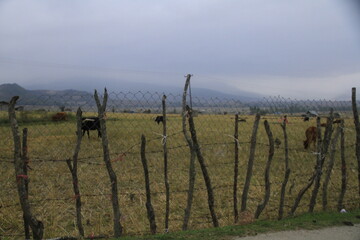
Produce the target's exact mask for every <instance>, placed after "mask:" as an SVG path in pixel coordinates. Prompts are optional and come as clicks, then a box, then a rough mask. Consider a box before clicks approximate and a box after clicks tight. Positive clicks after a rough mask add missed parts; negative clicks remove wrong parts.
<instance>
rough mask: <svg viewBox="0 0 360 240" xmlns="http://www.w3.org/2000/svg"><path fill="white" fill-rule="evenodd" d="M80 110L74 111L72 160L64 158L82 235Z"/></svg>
mask: <svg viewBox="0 0 360 240" xmlns="http://www.w3.org/2000/svg"><path fill="white" fill-rule="evenodd" d="M81 117H82V111H81V109H80V108H78V110H77V113H76V136H77V141H76V145H75V150H74V154H73V158H72V162H71V160H70V159H68V160H66V163H67V165H68V167H69V170H70V173H71V177H72V181H73V190H74V194H75V195H74V199H75V208H76V225H77V227H78V230H79V234H80V236H82V237H84V227H83V225H82V221H81V195H80V189H79V180H78V174H77V165H78V156H79V152H80V146H81V140H82V133H81V125H82V118H81Z"/></svg>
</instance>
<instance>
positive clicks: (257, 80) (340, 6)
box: [0, 0, 360, 99]
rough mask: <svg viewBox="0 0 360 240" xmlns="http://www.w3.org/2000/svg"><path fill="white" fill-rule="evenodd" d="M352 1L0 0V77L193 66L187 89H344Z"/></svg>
mask: <svg viewBox="0 0 360 240" xmlns="http://www.w3.org/2000/svg"><path fill="white" fill-rule="evenodd" d="M356 1H357V0H353V1H351V0H293V1H285V0H171V1H169V0H26V1H23V0H1V1H0V83H8V82H10V83H12V82H16V83H19V84H20V85H22V86H24V87H29V88H31V87H37V88H38V87H39V86H43V87H42V88H43V89H51V88H57V89H59V88H71V87H72V85H73V86H75V85H76V86H78V85H79V82H80V81H84V84H86V80H84V79H93V81H94V79H96V80H97V83H98V84H101V85H103V86H106V85H108V84H111V82H121V81H135V82H145V83H156V84H162V85H171V86H183V84H184V81H185V79H184V75H185V74H187V73H192V74H194V76H193V79H192V85H193V86H194V87H203V88H211V89H216V90H219V91H223V92H231V91H233V92H234V91H235V90H236V89H241V90H246V91H252V92H257V93H261V94H264V95H272V96H273V95H281V96H284V97H293V98H328V99H332V98H334V97H337V96H338V95H342V94H344V93H348V94H349V96H350V92H351V87H358V86H360V84H359V82H360V16H359V15H360V9H359V5H358V4H351V2H356ZM99 79H102V82H101V81H99ZM117 90H118V91H121V89H117ZM159 91H162V89H159ZM359 91H360V90H359Z"/></svg>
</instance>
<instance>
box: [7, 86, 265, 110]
mask: <svg viewBox="0 0 360 240" xmlns="http://www.w3.org/2000/svg"><path fill="white" fill-rule="evenodd" d="M91 82H92V83H98V84H101V81H91ZM89 85H90V86H87V88H86V90H85V91H79V90H74V89H68V90H27V89H25V88H23V87H21V86H19V85H18V84H16V83H6V84H2V85H0V101H10V99H11V97H13V96H20V101H21V102H22V104H36V102H35V100H37V101H39V100H41V101H45V100H46V99H47V100H48V102H47V104H50V105H51V104H52V105H54V104H55V105H59V104H60V103H61V102H62V101H63V100H64V99H71V98H73V99H78V98H80V97H81V98H82V100H84V101H92V102H93V89H95V88H98V89H101V91H100V93H101V92H102V89H103V87H99V86H97V85H93V84H89ZM124 85H125V86H127V88H124ZM137 87H138V88H137ZM74 88H80V86H76V85H74ZM117 89H121V91H122V92H127V91H130V92H134V93H135V92H138V91H141V92H144V93H145V92H147V91H149V92H156V86H154V85H152V86H151V87H150V86H147V85H146V86H144V84H142V85H139V84H137V83H131V84H124V83H122V87H121V88H118V87H117V86H110V87H108V90H109V92H111V91H113V92H115V93H118V92H120V90H119V91H117ZM160 89H161V88H160ZM162 91H164V93H165V94H174V95H177V94H179V95H182V91H183V89H182V88H177V87H166V88H163V89H162ZM161 93H162V92H161ZM191 93H192V96H193V97H194V98H205V99H208V98H218V99H225V98H226V99H234V100H238V101H243V102H251V101H256V100H259V99H261V98H262V95H260V94H256V93H251V92H246V91H237V93H236V94H228V93H223V92H220V91H215V90H211V89H206V88H193V89H192V90H191ZM19 103H20V102H19ZM36 105H37V104H36Z"/></svg>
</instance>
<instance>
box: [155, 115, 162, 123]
mask: <svg viewBox="0 0 360 240" xmlns="http://www.w3.org/2000/svg"><path fill="white" fill-rule="evenodd" d="M155 122H157V124H159V123H160V122H162V123H164V116H156V118H155Z"/></svg>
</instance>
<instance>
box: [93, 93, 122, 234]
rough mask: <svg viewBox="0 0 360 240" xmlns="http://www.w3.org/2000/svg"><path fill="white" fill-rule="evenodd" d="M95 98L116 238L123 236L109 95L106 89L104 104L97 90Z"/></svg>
mask: <svg viewBox="0 0 360 240" xmlns="http://www.w3.org/2000/svg"><path fill="white" fill-rule="evenodd" d="M94 98H95V101H96V105H97V108H98V116H99V121H100V131H101V140H102V147H103V155H104V162H105V165H106V169H107V171H108V174H109V178H110V182H111V193H112V194H111V202H112V206H113V212H114V236H115V237H120V236H121V234H122V226H121V223H120V216H121V213H120V207H119V198H118V188H117V177H116V174H115V172H114V170H113V168H112V165H111V161H110V153H109V141H108V137H107V132H106V122H105V112H106V104H107V100H108V93H107V90H106V88H105V93H104V98H103V103H102V104H101V103H100V99H99V96H98V93H97V91H96V90H95V93H94Z"/></svg>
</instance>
